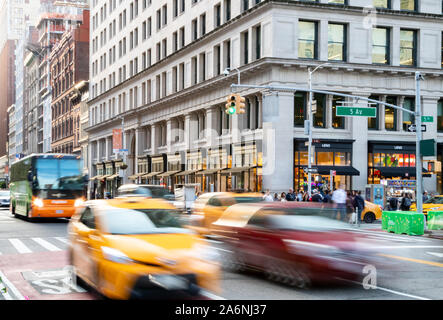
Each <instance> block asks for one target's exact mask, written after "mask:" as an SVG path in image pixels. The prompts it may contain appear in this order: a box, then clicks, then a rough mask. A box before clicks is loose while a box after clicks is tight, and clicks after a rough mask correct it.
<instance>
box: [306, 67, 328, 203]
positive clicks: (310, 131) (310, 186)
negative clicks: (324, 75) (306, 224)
mask: <svg viewBox="0 0 443 320" xmlns="http://www.w3.org/2000/svg"><path fill="white" fill-rule="evenodd" d="M327 64H329V63H328V62H326V63H322V64H320V65H318V66H317V67H316V68H315V69H314V70H312V71H311V68H308V74H309V99H308V108H309V109H308V110H309V142H308V194H309V196H311V194H312V193H311V191H312V185H311V183H312V182H311V179H312V175H311V168H312V127H313V123H314V121H313V118H314V114H313V113H312V74H313V73H314V72H315V71H317V69H318V68H320V67H322V66H324V65H327Z"/></svg>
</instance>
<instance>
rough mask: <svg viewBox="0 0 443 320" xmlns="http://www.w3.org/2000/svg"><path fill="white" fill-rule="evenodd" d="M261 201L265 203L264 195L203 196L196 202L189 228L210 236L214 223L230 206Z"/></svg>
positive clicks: (224, 194)
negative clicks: (191, 223)
mask: <svg viewBox="0 0 443 320" xmlns="http://www.w3.org/2000/svg"><path fill="white" fill-rule="evenodd" d="M261 201H263V195H262V194H260V193H255V192H248V193H235V192H210V193H205V194H202V195H201V196H199V197H198V198H197V199H196V200H195V202H194V206H193V211H192V216H193V218H194V219H193V225H191V226H189V228H191V229H193V230H195V231H196V232H198V233H200V234H203V235H207V234H210V233H211V228H212V223H213V222H215V221H217V220H218V219H219V218H220V217H221V216H222V214H223V212H225V210H226V209H227V208H229V207H230V206H232V205H234V204H239V203H257V202H261Z"/></svg>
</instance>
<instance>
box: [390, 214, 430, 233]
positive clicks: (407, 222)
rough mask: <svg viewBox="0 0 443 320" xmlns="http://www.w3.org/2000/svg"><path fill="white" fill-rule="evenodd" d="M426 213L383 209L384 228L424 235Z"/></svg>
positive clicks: (395, 231)
mask: <svg viewBox="0 0 443 320" xmlns="http://www.w3.org/2000/svg"><path fill="white" fill-rule="evenodd" d="M424 218H425V215H424V214H423V213H417V212H415V211H383V214H382V229H383V230H386V231H388V232H394V233H397V234H408V235H413V236H420V235H423V234H424V232H425V230H424V229H425V226H424Z"/></svg>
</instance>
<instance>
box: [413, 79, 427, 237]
mask: <svg viewBox="0 0 443 320" xmlns="http://www.w3.org/2000/svg"><path fill="white" fill-rule="evenodd" d="M421 80H424V79H423V76H422V75H421V74H420V72H418V71H416V72H415V123H416V125H417V127H416V128H417V129H416V133H417V141H416V146H415V150H416V155H415V168H416V170H417V172H416V175H417V177H416V179H417V196H416V199H415V201H416V207H417V212H423V176H422V161H421V150H420V141H421V140H422V132H421V93H420V81H421ZM424 225H425V229H426V219H425V221H424Z"/></svg>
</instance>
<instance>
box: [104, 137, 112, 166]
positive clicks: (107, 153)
mask: <svg viewBox="0 0 443 320" xmlns="http://www.w3.org/2000/svg"><path fill="white" fill-rule="evenodd" d="M109 140H110V137H106V138H105V153H106V154H105V159H106V161H108V160H110V157H109V155H110V154H111V152H110V150H109Z"/></svg>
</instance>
